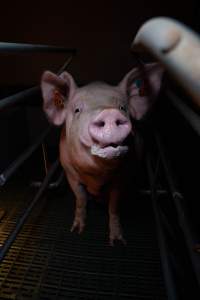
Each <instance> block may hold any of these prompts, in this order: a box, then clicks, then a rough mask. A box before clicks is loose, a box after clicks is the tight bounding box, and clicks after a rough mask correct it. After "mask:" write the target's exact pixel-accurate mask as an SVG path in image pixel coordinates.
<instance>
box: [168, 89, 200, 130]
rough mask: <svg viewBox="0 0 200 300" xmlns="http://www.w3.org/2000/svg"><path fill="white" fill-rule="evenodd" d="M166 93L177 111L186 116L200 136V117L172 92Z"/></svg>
mask: <svg viewBox="0 0 200 300" xmlns="http://www.w3.org/2000/svg"><path fill="white" fill-rule="evenodd" d="M165 93H166V95H167V97H169V99H170V100H171V102H172V103H173V105H174V106H175V107H176V109H177V110H178V111H179V112H180V113H181V114H182V115H183V116H184V118H185V119H186V120H187V121H188V123H189V124H190V125H191V126H192V128H193V129H194V130H195V131H196V133H197V134H198V135H200V116H199V115H198V114H197V113H195V112H194V111H193V110H192V109H191V108H190V107H189V106H187V105H186V104H185V103H184V102H183V101H181V100H180V99H179V98H178V97H177V96H176V95H174V93H173V92H172V91H169V90H167V91H166V92H165Z"/></svg>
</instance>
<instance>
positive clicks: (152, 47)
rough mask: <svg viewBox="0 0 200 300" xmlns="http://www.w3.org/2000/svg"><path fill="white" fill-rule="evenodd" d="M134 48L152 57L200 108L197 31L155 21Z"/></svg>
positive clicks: (143, 29)
mask: <svg viewBox="0 0 200 300" xmlns="http://www.w3.org/2000/svg"><path fill="white" fill-rule="evenodd" d="M131 47H132V50H133V51H135V52H143V51H145V52H146V51H147V52H149V53H150V54H152V55H153V56H154V57H155V58H156V59H157V60H158V61H160V63H161V64H162V65H163V66H164V67H165V68H166V70H167V71H168V72H169V74H171V75H172V76H173V77H174V78H175V79H176V81H177V82H178V83H179V84H180V85H181V86H182V87H183V89H184V90H185V91H186V92H187V93H188V94H189V95H190V96H191V97H192V99H193V101H194V102H195V104H196V105H198V106H200V59H199V58H200V37H199V36H198V35H197V34H196V33H195V32H194V31H192V30H191V29H189V28H188V27H186V26H185V25H183V24H182V23H180V22H178V21H176V20H173V19H170V18H161V17H158V18H153V19H151V20H149V21H147V22H146V23H144V25H143V26H142V27H141V28H140V29H139V31H138V33H137V35H136V37H135V39H134V41H133V43H132V46H131Z"/></svg>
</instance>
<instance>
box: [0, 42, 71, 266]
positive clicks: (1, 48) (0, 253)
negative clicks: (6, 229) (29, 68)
mask: <svg viewBox="0 0 200 300" xmlns="http://www.w3.org/2000/svg"><path fill="white" fill-rule="evenodd" d="M36 52H39V53H56V54H58V53H62V54H70V56H69V57H68V58H67V60H66V61H65V62H64V64H63V65H62V67H61V68H59V70H58V72H57V74H60V73H62V72H63V71H64V70H65V69H66V68H67V67H68V65H69V64H70V63H71V61H72V58H73V57H74V55H75V54H76V49H70V48H66V47H57V46H48V45H33V44H18V43H2V42H1V43H0V53H9V54H12V53H36ZM33 95H34V96H36V95H37V96H38V97H39V95H40V87H39V86H35V87H32V88H30V89H27V90H25V91H21V92H18V93H17V94H15V95H12V96H9V97H6V98H4V99H2V100H0V111H2V110H3V109H5V108H7V107H8V106H9V107H10V106H14V105H16V104H17V103H19V102H21V101H24V100H26V101H27V102H28V101H29V99H30V97H32V96H33ZM50 129H51V126H48V127H47V128H46V129H45V130H44V131H43V132H42V133H41V135H40V136H39V137H38V138H37V139H36V140H35V142H34V143H33V144H32V145H31V146H29V147H28V148H27V149H26V150H25V151H24V152H23V153H22V154H20V155H19V157H18V158H17V159H16V160H15V161H13V162H12V163H11V164H10V165H9V166H8V167H7V168H6V169H5V170H4V171H3V172H2V173H1V174H0V186H3V185H4V184H5V183H6V182H7V181H8V180H9V178H10V177H11V176H12V175H13V174H14V173H15V172H16V171H17V170H18V169H19V167H20V166H21V165H22V164H24V163H25V162H26V160H27V159H28V158H29V157H30V156H31V155H32V154H33V153H34V152H35V150H36V149H37V148H38V147H39V146H41V145H42V144H43V143H44V140H45V138H46V137H47V135H48V133H49V131H50ZM58 167H59V161H58V160H56V161H55V163H53V164H52V166H51V167H50V168H49V170H48V172H47V173H46V176H45V178H44V180H43V182H42V183H41V184H40V185H39V186H40V188H39V190H38V192H37V193H36V195H35V197H34V198H33V199H32V201H31V202H30V204H29V206H28V207H27V208H26V209H25V211H24V212H23V214H22V216H21V217H20V218H19V219H18V220H17V222H16V226H15V228H14V230H13V231H12V232H11V234H10V235H9V237H8V238H7V240H6V241H5V243H4V245H3V246H2V247H1V248H0V262H1V261H2V260H3V258H4V257H5V255H6V253H7V251H8V250H9V248H10V247H11V245H12V243H13V242H14V241H15V239H16V237H17V235H18V233H19V231H20V230H21V228H22V226H23V224H24V223H25V221H26V220H27V218H28V216H29V215H30V213H31V212H32V210H33V208H34V207H35V205H36V203H38V200H39V199H40V198H41V196H42V195H43V193H44V191H45V190H46V189H47V187H48V186H49V185H50V187H57V186H58V185H59V184H60V183H61V181H62V179H63V173H61V174H60V175H59V177H58V179H57V180H56V181H55V182H54V183H50V180H51V179H52V177H53V176H54V174H55V172H56V170H57V169H58Z"/></svg>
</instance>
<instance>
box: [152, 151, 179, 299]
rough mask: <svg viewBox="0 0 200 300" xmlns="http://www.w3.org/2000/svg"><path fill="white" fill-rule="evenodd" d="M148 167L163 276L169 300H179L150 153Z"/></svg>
mask: <svg viewBox="0 0 200 300" xmlns="http://www.w3.org/2000/svg"><path fill="white" fill-rule="evenodd" d="M146 165H147V172H148V178H149V184H150V188H151V198H152V203H153V211H154V215H155V220H156V230H157V236H158V243H159V248H160V257H161V263H162V269H163V275H164V279H165V285H166V289H167V294H168V299H169V300H177V299H178V297H177V290H176V286H175V281H174V278H173V273H172V269H171V267H170V264H171V262H170V257H169V252H168V247H167V243H166V240H165V235H164V231H163V227H162V222H161V217H160V214H159V207H158V204H157V200H158V199H157V196H158V194H157V191H156V188H155V176H154V174H153V169H152V165H151V160H150V154H149V153H148V155H147V157H146Z"/></svg>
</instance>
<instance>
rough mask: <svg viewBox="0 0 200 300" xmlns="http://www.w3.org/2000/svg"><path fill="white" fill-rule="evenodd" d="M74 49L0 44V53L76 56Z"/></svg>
mask: <svg viewBox="0 0 200 300" xmlns="http://www.w3.org/2000/svg"><path fill="white" fill-rule="evenodd" d="M76 51H77V50H76V49H75V48H67V47H59V46H51V45H38V44H22V43H5V42H0V53H33V52H34V53H35V52H37V53H38V52H39V53H42V52H45V53H71V54H76Z"/></svg>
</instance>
